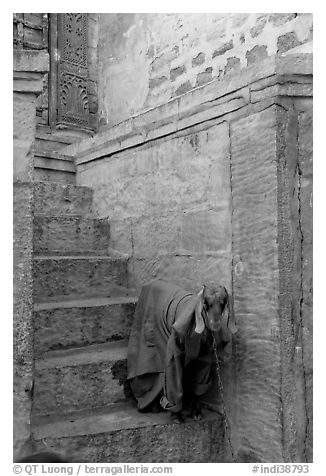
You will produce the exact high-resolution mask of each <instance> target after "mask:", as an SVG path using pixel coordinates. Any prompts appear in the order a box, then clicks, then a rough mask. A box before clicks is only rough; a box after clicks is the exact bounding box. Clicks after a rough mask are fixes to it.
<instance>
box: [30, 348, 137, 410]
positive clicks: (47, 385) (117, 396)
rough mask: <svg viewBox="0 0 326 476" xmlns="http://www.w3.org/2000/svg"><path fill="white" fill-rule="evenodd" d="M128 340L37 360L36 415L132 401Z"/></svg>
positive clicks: (51, 353)
mask: <svg viewBox="0 0 326 476" xmlns="http://www.w3.org/2000/svg"><path fill="white" fill-rule="evenodd" d="M126 358H127V341H120V342H109V343H105V344H94V345H89V346H86V347H80V348H76V349H69V350H56V351H50V352H47V353H45V354H43V357H42V358H39V359H37V360H36V361H35V372H34V394H33V413H34V414H43V415H44V414H57V415H59V414H65V413H67V412H70V411H74V410H81V409H91V408H93V407H95V408H96V407H100V406H105V405H109V404H114V403H121V402H126V401H127V399H130V398H131V393H130V389H129V387H128V384H127V382H126V378H127V361H126Z"/></svg>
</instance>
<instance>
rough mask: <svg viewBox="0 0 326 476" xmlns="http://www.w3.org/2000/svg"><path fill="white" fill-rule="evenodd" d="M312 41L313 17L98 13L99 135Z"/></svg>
mask: <svg viewBox="0 0 326 476" xmlns="http://www.w3.org/2000/svg"><path fill="white" fill-rule="evenodd" d="M311 40H312V14H310V13H102V14H101V15H100V27H99V43H98V44H99V48H98V64H99V84H98V93H99V94H98V98H99V99H98V118H99V126H100V129H103V128H105V127H106V126H112V125H113V124H117V123H119V122H121V121H123V120H125V119H128V118H129V117H130V116H131V115H133V114H137V113H139V112H140V111H143V110H146V109H149V108H151V107H154V106H157V105H159V104H162V103H165V102H166V101H169V100H170V99H171V98H173V97H176V96H179V95H180V94H184V93H186V92H187V91H189V90H192V89H193V88H195V87H198V86H201V85H203V84H206V83H208V82H209V81H212V80H213V79H221V78H223V77H224V76H225V75H227V74H229V73H234V72H239V70H241V69H243V68H245V67H247V66H250V65H252V64H258V63H259V62H260V61H262V60H263V59H265V58H267V57H270V56H272V55H274V54H276V53H284V52H286V51H288V50H290V49H292V48H294V47H298V46H299V45H304V44H305V43H307V42H310V41H311Z"/></svg>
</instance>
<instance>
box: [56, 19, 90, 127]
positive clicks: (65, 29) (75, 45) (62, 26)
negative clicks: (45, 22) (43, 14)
mask: <svg viewBox="0 0 326 476" xmlns="http://www.w3.org/2000/svg"><path fill="white" fill-rule="evenodd" d="M51 16H52V18H51V30H52V31H51V50H52V58H51V68H52V73H51V78H52V79H51V81H52V92H51V101H52V114H51V119H52V123H54V122H55V125H56V127H58V126H59V128H60V125H61V126H63V127H64V126H77V127H80V128H85V129H87V128H89V105H88V91H87V86H88V53H87V52H88V46H87V24H88V18H87V14H86V13H59V14H57V15H55V14H52V15H51ZM53 103H54V105H53Z"/></svg>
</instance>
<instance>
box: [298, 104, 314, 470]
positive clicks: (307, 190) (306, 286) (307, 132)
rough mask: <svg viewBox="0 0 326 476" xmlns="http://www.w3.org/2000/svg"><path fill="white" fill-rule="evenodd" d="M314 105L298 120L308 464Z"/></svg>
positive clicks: (308, 457)
mask: <svg viewBox="0 0 326 476" xmlns="http://www.w3.org/2000/svg"><path fill="white" fill-rule="evenodd" d="M312 120H313V115H312V104H311V102H309V103H308V104H307V106H306V108H305V110H304V111H303V112H301V113H300V114H299V120H298V146H299V150H298V154H299V166H300V171H301V182H300V205H301V232H302V240H303V241H302V258H303V259H302V307H301V319H302V367H303V372H304V390H305V411H306V421H305V428H304V437H305V441H304V443H305V445H304V454H305V457H306V460H307V461H310V462H311V461H313V444H312V439H313V379H312V373H313V352H312V350H313V347H312V339H313V312H312V306H313V298H312V286H313V282H312V280H313V246H312V245H313V244H312V239H313V213H312V191H313V183H312V181H313V177H312V173H313V169H312V165H313V163H312V147H313V130H312Z"/></svg>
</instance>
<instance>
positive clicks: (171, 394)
mask: <svg viewBox="0 0 326 476" xmlns="http://www.w3.org/2000/svg"><path fill="white" fill-rule="evenodd" d="M197 302H198V296H197V295H196V294H192V293H189V292H187V291H185V290H183V289H181V288H179V287H178V286H176V285H175V284H171V283H168V282H165V281H163V280H155V281H152V282H151V283H149V284H147V285H145V286H144V287H143V288H142V291H141V294H140V297H139V300H138V303H137V306H136V311H135V317H134V321H133V325H132V329H131V334H130V338H129V344H128V380H129V382H130V386H131V389H132V391H133V394H134V396H135V397H136V400H137V403H138V409H139V410H144V411H146V409H147V407H148V406H149V405H150V404H151V403H153V402H154V401H155V400H156V399H157V398H158V397H159V398H161V405H162V407H163V408H164V409H166V410H169V411H171V412H178V411H180V410H181V409H182V401H183V396H184V394H186V393H187V392H188V391H189V392H191V393H193V394H195V395H202V394H204V393H205V392H206V391H207V390H208V388H209V386H210V383H211V369H212V365H213V363H214V361H215V359H214V352H213V343H212V341H213V337H212V335H211V332H210V331H208V330H207V329H206V328H205V329H204V331H203V332H202V333H201V334H197V333H196V332H195V331H194V330H195V307H196V303H197Z"/></svg>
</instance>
